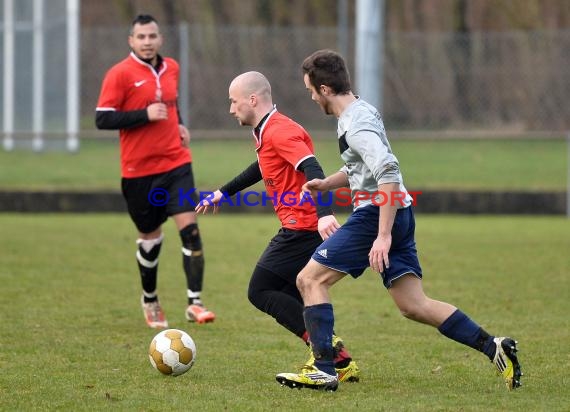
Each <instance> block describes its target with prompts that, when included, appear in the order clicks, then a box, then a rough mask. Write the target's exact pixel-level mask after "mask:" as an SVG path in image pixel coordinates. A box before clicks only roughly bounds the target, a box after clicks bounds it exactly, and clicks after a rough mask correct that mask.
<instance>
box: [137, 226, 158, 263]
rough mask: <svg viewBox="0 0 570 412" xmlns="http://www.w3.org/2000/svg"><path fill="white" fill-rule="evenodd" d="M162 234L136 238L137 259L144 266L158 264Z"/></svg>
mask: <svg viewBox="0 0 570 412" xmlns="http://www.w3.org/2000/svg"><path fill="white" fill-rule="evenodd" d="M163 238H164V236H163V234H162V233H161V234H160V236H159V237H157V238H155V239H137V245H138V249H137V255H136V256H137V260H138V262H139V263H140V264H141V265H143V266H145V267H149V268H151V267H155V266H156V265H157V264H158V255H159V254H160V248H161V246H162V240H163Z"/></svg>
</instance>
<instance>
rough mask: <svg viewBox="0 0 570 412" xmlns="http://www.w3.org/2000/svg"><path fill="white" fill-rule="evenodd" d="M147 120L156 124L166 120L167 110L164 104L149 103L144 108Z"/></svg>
mask: <svg viewBox="0 0 570 412" xmlns="http://www.w3.org/2000/svg"><path fill="white" fill-rule="evenodd" d="M146 114H147V116H148V120H149V121H151V122H156V121H159V120H166V119H168V108H167V107H166V105H165V104H164V103H151V104H150V105H148V106H147V108H146Z"/></svg>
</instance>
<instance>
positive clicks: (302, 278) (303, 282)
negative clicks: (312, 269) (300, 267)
mask: <svg viewBox="0 0 570 412" xmlns="http://www.w3.org/2000/svg"><path fill="white" fill-rule="evenodd" d="M311 283H312V282H311V280H310V277H309V275H308V274H307V272H305V271H301V272H300V273H299V274H298V275H297V279H296V281H295V284H296V285H297V289H299V292H301V295H304V294H305V293H306V292H308V291H309V288H310V287H311V286H312V285H311Z"/></svg>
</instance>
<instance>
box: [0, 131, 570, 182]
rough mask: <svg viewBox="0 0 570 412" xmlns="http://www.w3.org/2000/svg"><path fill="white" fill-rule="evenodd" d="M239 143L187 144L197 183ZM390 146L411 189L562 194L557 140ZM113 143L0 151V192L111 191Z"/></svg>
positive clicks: (244, 154)
mask: <svg viewBox="0 0 570 412" xmlns="http://www.w3.org/2000/svg"><path fill="white" fill-rule="evenodd" d="M243 136H244V138H243V139H236V140H225V141H222V140H200V139H199V137H198V136H195V138H194V140H193V142H192V149H193V156H194V170H195V175H196V185H197V187H198V188H199V189H201V190H208V189H214V188H217V187H219V186H220V185H222V184H223V183H225V182H226V181H227V180H228V179H230V178H232V177H233V176H234V175H235V174H237V173H239V172H241V171H242V170H243V169H244V168H245V167H246V166H248V165H249V164H250V163H251V162H252V161H254V160H255V153H254V150H253V145H252V142H251V141H250V139H249V138H248V137H247V133H245V132H244V133H243ZM392 148H393V150H394V152H395V153H396V155H397V157H398V158H399V160H400V164H401V168H402V171H403V174H404V181H405V184H406V186H407V187H408V189H410V190H427V189H470V190H495V191H500V190H530V191H552V190H553V191H564V190H565V189H566V179H567V173H568V172H567V147H566V142H565V141H563V140H538V139H537V140H512V139H511V140H424V139H417V140H403V139H402V140H398V139H394V140H393V141H392ZM315 149H316V153H317V157H318V158H319V161H320V162H321V164H322V166H323V169H324V170H325V173H327V174H330V173H333V172H335V171H336V170H338V169H339V168H340V166H341V161H340V158H339V154H338V147H337V143H336V141H335V139H334V137H331V138H330V139H322V140H316V141H315ZM119 180H120V169H119V149H118V142H117V141H113V140H99V141H96V140H84V141H83V142H82V147H81V150H80V152H79V153H77V154H68V153H56V152H47V153H40V154H38V153H33V152H28V151H22V150H19V151H15V152H11V153H7V152H4V151H0V190H2V189H4V190H6V189H12V190H29V189H36V190H118V188H119Z"/></svg>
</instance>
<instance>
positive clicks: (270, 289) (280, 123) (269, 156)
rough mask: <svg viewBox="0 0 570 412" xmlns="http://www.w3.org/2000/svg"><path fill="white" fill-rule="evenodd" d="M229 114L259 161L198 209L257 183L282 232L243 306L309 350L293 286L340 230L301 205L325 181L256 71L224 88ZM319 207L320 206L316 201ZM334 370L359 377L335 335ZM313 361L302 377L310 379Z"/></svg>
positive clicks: (326, 210)
mask: <svg viewBox="0 0 570 412" xmlns="http://www.w3.org/2000/svg"><path fill="white" fill-rule="evenodd" d="M229 100H230V114H231V115H232V116H234V117H235V118H236V119H237V120H238V122H239V124H240V125H241V126H251V127H253V141H254V144H255V151H256V155H257V160H255V161H254V162H253V163H252V164H251V165H249V166H248V167H247V168H246V169H245V170H244V171H242V172H241V173H240V174H239V175H237V176H236V177H234V178H233V179H232V180H231V181H229V182H228V183H226V184H225V185H223V186H222V187H221V188H220V189H219V190H217V191H215V192H214V193H213V194H212V195H211V196H209V197H208V198H206V199H204V200H203V201H202V202H200V204H199V205H198V206H197V207H196V211H197V212H202V213H206V212H207V211H208V209H209V208H210V207H211V208H212V209H213V211H214V213H216V212H217V211H218V209H219V207H220V205H221V204H223V201H224V199H225V200H229V196H233V195H235V194H236V193H238V192H239V191H241V190H244V189H246V188H248V187H250V186H252V185H254V184H256V183H257V182H259V181H260V180H261V179H263V182H264V183H265V190H266V193H264V194H263V196H264V197H263V198H264V199H271V201H272V203H273V207H274V209H275V213H276V214H277V217H278V218H279V220H280V222H281V228H280V229H279V231H278V232H277V234H276V235H275V236H274V237H273V238H272V239H271V240H270V242H269V245H268V246H267V248H266V249H265V251H264V252H263V254H262V255H261V257H260V259H259V260H258V262H257V264H256V266H255V268H254V270H253V274H252V275H251V279H250V282H249V288H248V298H249V301H250V302H251V303H252V304H253V305H254V306H255V307H256V308H258V309H259V310H261V311H262V312H265V313H267V314H268V315H270V316H272V317H273V318H274V319H275V320H276V321H277V323H279V324H280V325H281V326H283V327H284V328H286V329H287V330H288V331H290V332H291V333H293V334H295V335H296V336H298V337H299V338H300V339H302V340H303V341H304V342H305V343H306V344H307V345H310V336H309V334H308V333H307V327H306V326H305V322H304V319H303V310H304V306H303V300H302V298H301V295H300V294H299V290H298V289H297V286H296V278H297V274H298V273H299V271H300V270H301V269H302V268H303V267H304V266H305V265H306V264H307V262H308V261H309V259H310V257H311V255H312V254H313V251H314V250H315V249H316V248H317V246H319V245H320V244H321V242H322V241H323V239H327V238H328V237H329V236H330V235H332V234H333V233H334V232H335V231H336V230H337V228H338V227H339V226H340V225H339V223H338V222H337V220H336V218H335V217H334V215H333V211H332V209H331V207H330V206H329V205H323V204H318V202H313V201H301V188H302V186H303V184H304V183H306V182H307V181H309V180H311V179H315V178H321V179H322V178H324V173H323V170H322V168H321V166H320V165H319V162H318V161H317V159H316V157H315V154H314V150H313V142H312V141H311V137H310V136H309V134H308V133H307V131H306V130H305V129H304V128H303V127H302V126H300V125H299V124H298V123H296V122H294V121H293V120H291V119H290V118H288V117H287V116H285V115H283V114H281V113H280V112H278V111H277V108H276V107H275V105H274V104H273V99H272V96H271V85H270V83H269V81H268V80H267V78H266V77H265V76H264V75H263V74H261V73H259V72H255V71H250V72H246V73H243V74H240V75H239V76H237V77H236V78H235V79H233V81H232V82H231V83H230V86H229ZM321 203H322V202H321ZM331 343H332V345H333V347H334V364H335V369H336V372H337V374H338V378H339V381H341V382H344V381H358V380H359V377H360V372H359V370H358V367H357V365H356V362H355V361H354V360H353V359H352V357H351V356H350V354H349V353H348V351H347V350H346V348H345V347H344V344H343V342H342V340H341V339H340V338H339V337H338V336H336V335H333V337H332V342H331ZM314 362H315V358H314V356H313V355H312V351H310V357H309V360H308V361H307V362H306V364H305V365H304V366H303V368H302V371H303V372H307V373H310V371H311V370H312V369H313V367H314Z"/></svg>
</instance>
